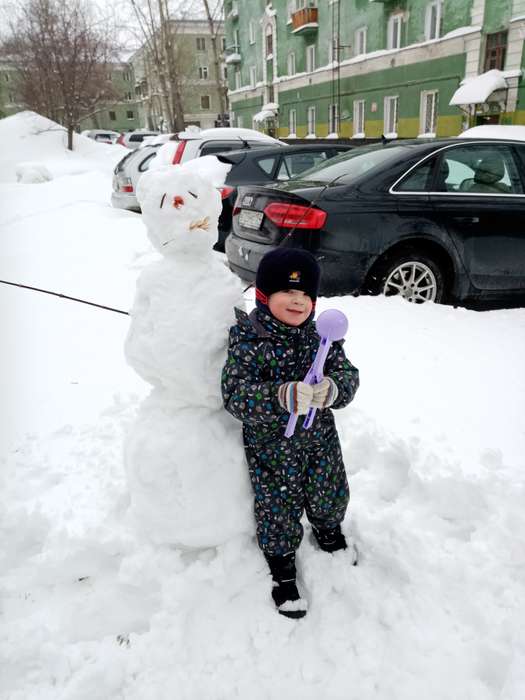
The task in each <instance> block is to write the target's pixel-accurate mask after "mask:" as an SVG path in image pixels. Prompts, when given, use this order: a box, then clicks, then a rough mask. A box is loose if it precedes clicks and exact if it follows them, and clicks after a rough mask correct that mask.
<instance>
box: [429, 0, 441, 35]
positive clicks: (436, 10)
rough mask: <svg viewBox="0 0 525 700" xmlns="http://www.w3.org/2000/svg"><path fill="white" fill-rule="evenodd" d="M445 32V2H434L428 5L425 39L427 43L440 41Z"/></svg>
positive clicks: (436, 0)
mask: <svg viewBox="0 0 525 700" xmlns="http://www.w3.org/2000/svg"><path fill="white" fill-rule="evenodd" d="M442 30H443V0H433V2H430V3H429V4H428V5H427V11H426V15H425V37H426V39H427V41H430V40H431V39H439V37H440V36H441V33H442Z"/></svg>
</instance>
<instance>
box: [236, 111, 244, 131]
mask: <svg viewBox="0 0 525 700" xmlns="http://www.w3.org/2000/svg"><path fill="white" fill-rule="evenodd" d="M242 123H243V115H242V114H238V115H237V128H238V129H242V128H243V127H242Z"/></svg>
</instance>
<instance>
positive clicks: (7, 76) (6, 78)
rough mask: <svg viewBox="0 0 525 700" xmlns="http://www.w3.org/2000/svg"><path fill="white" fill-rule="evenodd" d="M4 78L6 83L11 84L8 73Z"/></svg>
mask: <svg viewBox="0 0 525 700" xmlns="http://www.w3.org/2000/svg"><path fill="white" fill-rule="evenodd" d="M4 78H5V81H6V83H8V82H9V75H8V74H7V73H4Z"/></svg>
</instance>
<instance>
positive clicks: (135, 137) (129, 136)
mask: <svg viewBox="0 0 525 700" xmlns="http://www.w3.org/2000/svg"><path fill="white" fill-rule="evenodd" d="M158 134H159V132H158V131H143V130H142V129H137V130H136V131H125V132H123V133H122V134H120V135H119V137H118V139H117V143H119V144H120V145H121V146H125V147H126V148H130V149H131V150H135V149H136V148H139V147H140V146H141V144H142V142H143V141H144V139H146V138H148V137H149V136H157V135H158Z"/></svg>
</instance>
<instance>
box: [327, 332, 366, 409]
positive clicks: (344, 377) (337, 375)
mask: <svg viewBox="0 0 525 700" xmlns="http://www.w3.org/2000/svg"><path fill="white" fill-rule="evenodd" d="M323 374H324V376H325V377H330V379H332V380H333V381H334V382H335V383H336V385H337V389H338V392H339V393H338V395H337V399H336V400H335V401H334V403H333V404H332V406H331V408H343V407H344V406H348V404H349V403H350V401H352V399H353V398H354V396H355V393H356V391H357V389H358V387H359V370H358V369H357V367H354V365H353V364H352V363H351V362H350V360H349V359H348V358H347V357H346V355H345V351H344V350H343V346H342V345H341V343H338V342H334V343H332V346H331V348H330V352H329V353H328V357H327V358H326V362H325V365H324V370H323Z"/></svg>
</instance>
